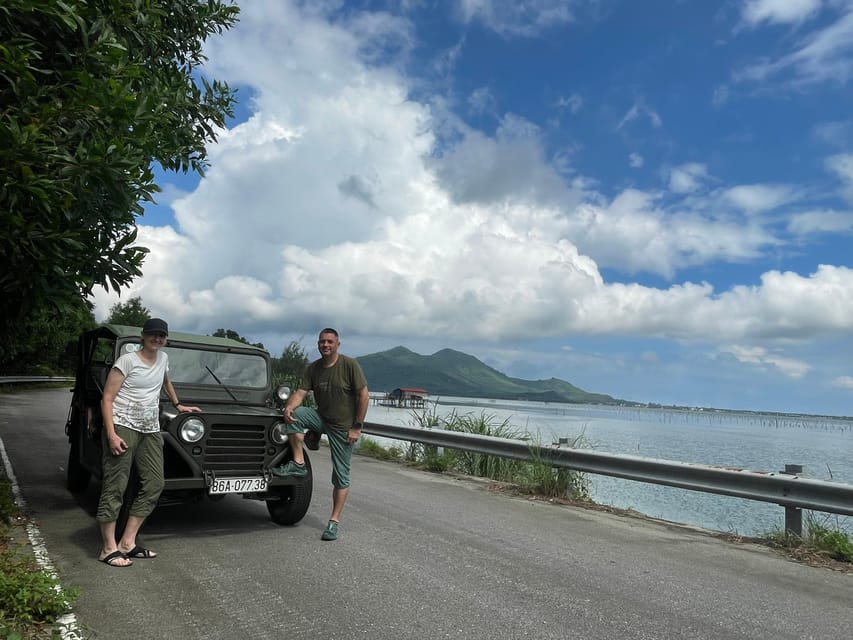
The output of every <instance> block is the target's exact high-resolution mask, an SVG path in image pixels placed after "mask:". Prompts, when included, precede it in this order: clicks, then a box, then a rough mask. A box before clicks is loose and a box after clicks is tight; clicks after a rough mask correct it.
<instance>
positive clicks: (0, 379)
mask: <svg viewBox="0 0 853 640" xmlns="http://www.w3.org/2000/svg"><path fill="white" fill-rule="evenodd" d="M30 382H32V383H41V382H74V378H69V377H67V376H0V384H21V383H26V384H29V383H30Z"/></svg>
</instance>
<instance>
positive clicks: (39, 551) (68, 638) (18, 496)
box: [0, 438, 83, 640]
mask: <svg viewBox="0 0 853 640" xmlns="http://www.w3.org/2000/svg"><path fill="white" fill-rule="evenodd" d="M0 457H2V458H3V468H4V469H5V472H6V478H7V479H8V480H9V483H10V484H11V485H12V494H13V495H14V496H15V503H16V504H17V505H18V508H19V509H20V510H21V511H23V512H24V513H25V514H26V511H27V501H26V500H24V495H23V494H22V493H21V488H20V487H19V486H18V479H17V478H16V477H15V472H14V470H13V469H12V462H11V461H10V460H9V456H8V455H6V447H5V446H4V445H3V439H2V438H0ZM27 536H28V537H29V539H30V546H31V547H32V550H33V555H34V556H35V559H36V562H37V563H38V565H39V566H40V567H41V568H42V570H43V571H44V572H45V573H46V574H48V575H49V576H50V577H51V578H53V579H54V580H55V581H56V584H55V586H54V588H55V589H56V591H57V592H59V591H61V588H60V585H59V575H58V574H57V573H56V569H54V567H53V563H52V562H51V561H50V557H49V556H48V555H47V547H46V546H45V544H44V538H42V537H41V532H40V531H39V529H38V527H37V526H36V525H35V524H33V522H32V520H30V519H29V518H27ZM70 608H71V607H70V606H69V609H70ZM56 624H57V626H58V627H59V633H60V637H61V638H62V640H83V635H82V633H81V632H80V629H79V627H78V626H77V616H75V615H74V614H73V613H66V614H65V615H63V616H61V617H60V618H59V619H57V621H56Z"/></svg>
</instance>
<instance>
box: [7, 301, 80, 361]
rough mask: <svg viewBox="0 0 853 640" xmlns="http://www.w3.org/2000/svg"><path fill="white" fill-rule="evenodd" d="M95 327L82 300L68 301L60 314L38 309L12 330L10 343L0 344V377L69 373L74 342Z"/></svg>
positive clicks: (48, 309)
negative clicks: (12, 338)
mask: <svg viewBox="0 0 853 640" xmlns="http://www.w3.org/2000/svg"><path fill="white" fill-rule="evenodd" d="M95 325H96V322H95V316H94V315H93V314H92V309H91V306H90V305H89V303H88V302H86V301H85V300H84V299H83V298H77V300H76V301H70V302H69V303H68V304H67V305H66V307H65V309H64V310H62V311H60V310H59V309H57V308H55V307H52V306H44V307H40V308H39V309H37V310H35V311H34V312H32V313H30V314H29V315H27V316H26V317H24V318H23V319H22V320H21V321H20V323H19V324H18V325H16V326H15V327H14V335H15V339H14V340H12V341H10V342H2V341H0V374H3V375H53V374H59V373H73V371H74V366H75V359H76V354H77V340H78V338H79V337H80V334H81V333H82V332H83V331H86V330H88V329H92V328H93V327H95Z"/></svg>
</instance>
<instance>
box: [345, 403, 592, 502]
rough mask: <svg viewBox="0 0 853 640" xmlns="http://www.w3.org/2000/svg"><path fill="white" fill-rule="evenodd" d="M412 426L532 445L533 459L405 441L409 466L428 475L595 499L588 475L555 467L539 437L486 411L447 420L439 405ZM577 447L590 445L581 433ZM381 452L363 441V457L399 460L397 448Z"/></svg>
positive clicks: (416, 416) (554, 495)
mask: <svg viewBox="0 0 853 640" xmlns="http://www.w3.org/2000/svg"><path fill="white" fill-rule="evenodd" d="M410 424H411V426H415V427H420V428H422V429H444V430H446V431H455V432H459V433H471V434H476V435H482V436H492V437H495V438H509V439H513V440H524V441H527V442H530V443H531V454H532V456H533V460H531V461H523V460H513V459H509V458H502V457H498V456H489V455H483V454H480V453H473V452H470V451H462V450H460V449H445V448H441V447H437V446H435V445H426V444H423V443H420V442H409V443H406V445H405V448H404V450H403V455H402V458H403V460H405V461H406V462H409V463H414V464H419V465H422V466H423V467H424V468H425V469H427V470H429V471H434V472H445V471H455V472H458V473H464V474H466V475H470V476H476V477H480V478H489V479H491V480H496V481H498V482H506V483H510V484H513V485H516V486H517V487H518V488H519V490H521V491H524V492H527V493H531V494H535V495H541V496H545V497H549V498H568V499H574V500H585V501H588V500H590V494H589V479H588V477H587V476H586V474H583V473H580V472H577V471H571V470H569V469H564V468H558V467H554V466H553V465H552V464H551V462H550V461H549V460H548V459H546V458H547V456H543V455H541V449H540V443H539V439H538V436H535V437H534V436H532V435H531V434H530V433H529V432H528V431H527V430H526V429H522V428H519V427H516V426H514V425H512V424H511V423H510V421H509V420H508V419H507V420H500V419H499V418H497V417H496V416H495V415H493V414H488V413H485V412H483V413H481V414H479V415H475V414H465V415H459V414H457V413H456V412H455V411H453V412H451V413H450V414H449V415H447V416H444V417H442V416H439V415H438V414H437V413H436V410H435V407H432V408H431V409H429V408H426V409H423V410H421V411H413V412H412V414H411V420H410ZM365 445H366V446H365ZM573 446H588V443H587V442H586V441H585V440H584V439H583V437H582V435H581V436H578V437H577V438H576V439H575V441H574V444H573ZM377 449H379V450H381V449H382V447H381V446H379V445H378V444H377V443H375V442H369V443H362V446H361V448H360V450H361V452H362V453H365V454H367V455H372V456H373V457H378V458H384V459H391V458H394V457H397V454H398V453H399V450H398V449H396V447H392V448H391V449H390V450H388V451H386V452H384V453H383V452H381V451H378V450H377ZM392 451H393V454H392V453H391V452H392ZM389 454H390V455H389Z"/></svg>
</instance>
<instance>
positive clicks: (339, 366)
mask: <svg viewBox="0 0 853 640" xmlns="http://www.w3.org/2000/svg"><path fill="white" fill-rule="evenodd" d="M366 386H367V379H366V378H365V377H364V372H363V371H362V370H361V366H359V364H358V362H356V361H355V360H353V359H352V358H349V357H347V356H343V355H340V354H338V361H337V362H335V364H333V365H332V366H331V367H329V368H326V367H324V366H323V360H322V358H321V359H320V360H315V361H314V362H312V363H311V364H309V365H308V368H307V369H305V374H304V375H303V376H302V384H301V385H300V388H301V389H305V390H306V391H313V392H314V399H315V400H316V401H317V413H319V414H320V417H321V418H323V421H324V422H326V423H327V424H328V425H329V426H331V427H333V428H335V429H349V428H350V427H352V425H353V422H355V414H356V408H357V405H358V392H359V391H360V390H361V389H363V388H364V387H366Z"/></svg>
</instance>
